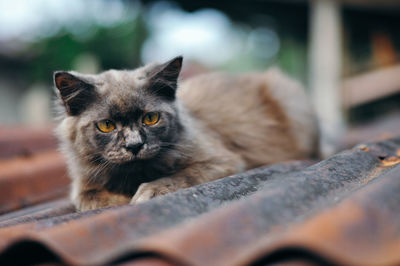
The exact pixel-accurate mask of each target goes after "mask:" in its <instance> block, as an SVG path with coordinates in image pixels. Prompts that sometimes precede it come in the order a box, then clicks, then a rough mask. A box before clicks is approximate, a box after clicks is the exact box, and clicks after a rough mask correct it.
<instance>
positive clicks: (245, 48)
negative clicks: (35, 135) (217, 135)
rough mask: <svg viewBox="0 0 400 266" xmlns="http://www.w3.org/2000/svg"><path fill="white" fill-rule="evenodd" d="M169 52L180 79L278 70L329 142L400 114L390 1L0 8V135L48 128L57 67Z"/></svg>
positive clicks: (39, 2) (44, 3) (3, 4)
mask: <svg viewBox="0 0 400 266" xmlns="http://www.w3.org/2000/svg"><path fill="white" fill-rule="evenodd" d="M176 55H183V56H184V58H185V61H184V69H183V73H182V76H183V78H187V77H189V76H191V75H195V74H197V73H202V72H206V71H210V70H223V71H230V72H244V71H263V70H265V69H267V68H268V67H270V66H279V67H280V68H282V69H283V70H284V71H285V72H287V73H288V74H289V75H291V76H293V77H295V78H296V79H298V80H300V81H301V82H302V83H303V84H304V85H305V86H306V87H307V90H308V93H309V94H310V98H311V99H312V101H313V103H314V105H315V108H316V110H317V112H318V114H319V116H320V119H321V128H322V131H323V133H324V136H325V138H326V141H327V142H331V143H335V141H337V136H339V135H341V134H343V132H346V128H349V127H351V126H354V125H358V124H360V123H365V122H368V121H371V120H374V119H375V120H376V119H384V118H385V117H391V116H397V114H398V112H399V109H400V4H399V3H398V1H390V0H365V1H361V0H343V1H334V0H315V1H305V0H303V1H301V0H292V1H289V0H287V1H267V0H238V1H193V0H192V1H190V0H181V1H145V0H142V1H139V0H131V1H128V0H126V1H122V0H113V1H107V0H96V1H94V0H93V1H88V0H86V1H85V0H58V1H52V0H36V1H30V0H13V1H6V0H0V126H1V127H5V126H8V125H21V124H26V125H29V126H36V127H41V126H43V125H48V124H51V123H52V116H53V114H52V100H53V98H54V93H53V86H52V73H53V71H55V70H76V71H79V72H83V73H97V72H99V71H102V70H107V69H110V68H115V69H132V68H135V67H137V66H140V65H142V64H146V63H148V62H151V61H164V60H168V59H170V58H172V57H174V56H176ZM327 149H328V150H329V148H327Z"/></svg>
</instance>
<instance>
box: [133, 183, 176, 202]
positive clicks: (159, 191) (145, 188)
mask: <svg viewBox="0 0 400 266" xmlns="http://www.w3.org/2000/svg"><path fill="white" fill-rule="evenodd" d="M169 192H170V191H168V190H167V189H166V188H165V187H163V186H160V184H158V183H155V182H150V183H142V184H140V186H139V188H138V190H137V191H136V193H135V195H134V196H133V198H132V200H131V204H135V203H139V202H143V201H147V200H149V199H152V198H154V197H157V196H161V195H165V194H167V193H169Z"/></svg>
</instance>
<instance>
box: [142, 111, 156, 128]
mask: <svg viewBox="0 0 400 266" xmlns="http://www.w3.org/2000/svg"><path fill="white" fill-rule="evenodd" d="M159 120H160V113H158V112H151V113H147V114H145V115H144V117H143V124H145V125H146V126H152V125H155V124H157V122H158V121H159Z"/></svg>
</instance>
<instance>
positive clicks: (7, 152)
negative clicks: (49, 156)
mask: <svg viewBox="0 0 400 266" xmlns="http://www.w3.org/2000/svg"><path fill="white" fill-rule="evenodd" d="M52 132H53V129H52V127H50V126H47V127H45V128H43V129H32V128H27V127H4V126H3V127H0V147H1V149H0V159H4V158H10V157H16V156H28V155H32V154H35V153H37V152H40V151H45V150H50V149H55V148H56V146H57V142H56V139H55V137H54V136H53V134H52Z"/></svg>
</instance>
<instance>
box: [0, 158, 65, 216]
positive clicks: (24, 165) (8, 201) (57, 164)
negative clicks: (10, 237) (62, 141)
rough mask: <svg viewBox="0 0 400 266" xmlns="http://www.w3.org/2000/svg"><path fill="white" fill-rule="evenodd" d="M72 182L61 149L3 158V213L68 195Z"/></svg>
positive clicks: (0, 203) (0, 173)
mask: <svg viewBox="0 0 400 266" xmlns="http://www.w3.org/2000/svg"><path fill="white" fill-rule="evenodd" d="M68 184H69V179H68V177H67V174H66V167H65V162H64V158H63V157H62V156H61V155H60V154H59V153H58V152H57V151H46V152H41V153H40V154H36V155H35V156H23V157H15V158H12V159H4V160H0V214H1V213H5V212H8V211H11V210H15V209H18V208H22V207H26V206H30V205H32V204H36V203H39V202H43V201H46V200H50V199H54V198H58V197H62V196H65V195H66V193H67V191H68Z"/></svg>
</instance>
